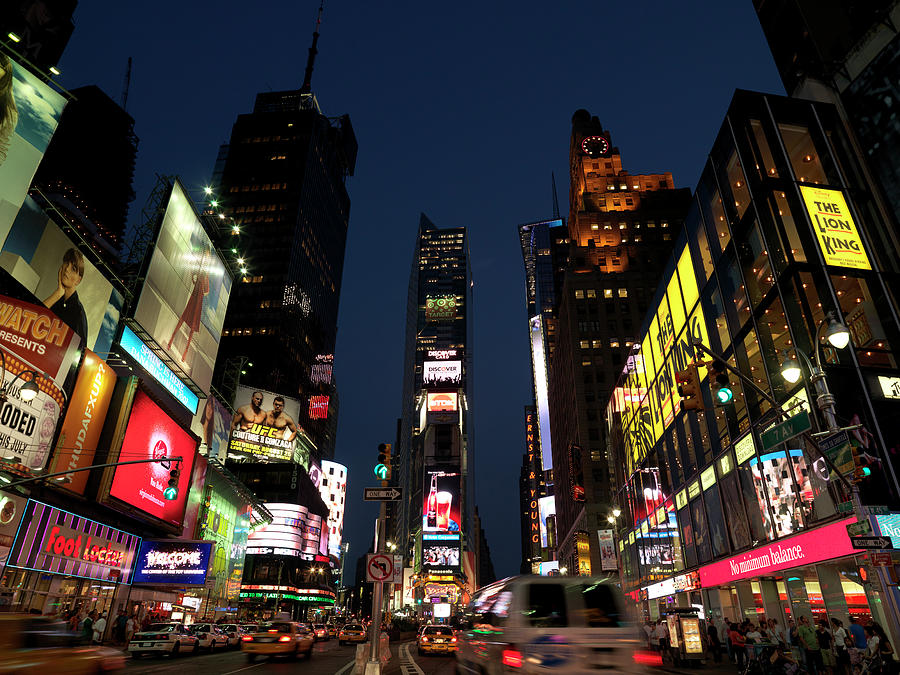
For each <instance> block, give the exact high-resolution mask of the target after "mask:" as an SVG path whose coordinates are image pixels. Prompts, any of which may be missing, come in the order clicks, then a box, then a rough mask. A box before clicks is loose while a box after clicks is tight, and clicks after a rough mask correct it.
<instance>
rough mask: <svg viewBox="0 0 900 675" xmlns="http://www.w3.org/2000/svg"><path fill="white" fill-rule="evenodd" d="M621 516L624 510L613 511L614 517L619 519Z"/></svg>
mask: <svg viewBox="0 0 900 675" xmlns="http://www.w3.org/2000/svg"><path fill="white" fill-rule="evenodd" d="M621 515H622V509H618V508H616V509H613V516H614V517H616V518H618V517H619V516H621Z"/></svg>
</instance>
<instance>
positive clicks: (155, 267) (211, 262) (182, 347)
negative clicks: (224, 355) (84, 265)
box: [134, 182, 231, 392]
mask: <svg viewBox="0 0 900 675" xmlns="http://www.w3.org/2000/svg"><path fill="white" fill-rule="evenodd" d="M152 251H153V252H152V254H151V257H150V262H149V266H148V268H147V275H146V281H145V282H144V284H143V287H142V290H141V294H140V297H139V298H138V301H137V307H136V308H135V310H134V319H135V320H136V321H137V322H138V323H139V324H140V325H141V326H142V327H143V328H144V330H146V331H147V332H148V333H149V334H150V335H151V336H152V337H153V339H154V340H155V341H156V342H157V343H158V344H159V345H160V346H161V347H162V348H163V349H165V350H166V353H167V354H168V355H169V357H170V358H171V359H172V360H174V361H175V362H176V363H177V364H178V365H179V367H181V368H182V369H183V370H184V372H185V373H187V375H188V376H189V377H190V378H191V379H192V380H193V381H194V382H195V383H196V384H197V386H198V387H200V389H202V390H203V391H204V392H208V391H209V385H210V382H211V380H212V372H213V366H214V364H215V361H216V354H217V353H218V351H219V339H220V338H221V335H222V324H223V322H224V321H225V309H226V308H227V307H228V297H229V296H230V295H231V276H230V275H229V273H228V271H227V270H226V268H225V263H224V262H223V261H222V259H221V258H220V257H219V254H218V253H217V252H216V248H215V246H213V243H212V241H211V240H210V238H209V235H208V234H206V230H205V229H204V228H203V225H202V224H201V223H200V220H199V218H198V217H197V213H196V211H195V210H194V205H193V203H192V202H191V200H190V199H189V198H188V196H187V194H186V193H185V191H184V189H183V188H182V187H181V184H180V183H178V182H175V183H174V184H173V185H172V192H171V195H170V197H169V203H168V205H167V206H166V212H165V215H164V216H163V219H162V223H161V225H160V230H159V235H158V237H157V239H156V245H155V246H153V249H152Z"/></svg>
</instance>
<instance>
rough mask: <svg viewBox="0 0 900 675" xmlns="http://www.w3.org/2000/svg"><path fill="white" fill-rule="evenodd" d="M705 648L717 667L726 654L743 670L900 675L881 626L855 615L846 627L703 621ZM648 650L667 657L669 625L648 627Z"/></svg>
mask: <svg viewBox="0 0 900 675" xmlns="http://www.w3.org/2000/svg"><path fill="white" fill-rule="evenodd" d="M705 629H706V634H705V635H704V636H703V637H705V638H706V639H705V643H706V649H707V651H708V653H709V655H710V656H711V657H712V659H713V661H714V662H715V663H721V662H722V659H723V655H724V656H727V659H728V660H729V661H730V662H731V663H733V664H734V665H736V666H737V667H738V669H739V670H740V671H741V672H742V673H743V672H751V671H750V670H749V667H751V666H755V667H756V668H755V669H754V670H753V671H752V672H764V673H776V674H777V675H782V674H783V675H794V674H795V673H798V672H799V671H801V670H802V671H805V672H807V673H809V675H860V673H866V674H867V675H900V671H898V661H897V658H896V656H895V654H894V648H893V646H892V645H891V642H890V639H889V638H888V636H887V634H886V633H885V632H884V630H883V629H882V627H881V626H879V625H878V624H877V623H871V624H870V625H867V626H863V625H862V624H861V623H860V622H859V621H858V620H857V619H856V618H855V617H851V618H850V622H849V624H848V625H847V626H846V627H845V626H844V623H843V622H842V621H841V620H840V619H836V618H832V619H830V620H829V619H827V618H818V619H815V620H813V619H811V618H810V617H808V616H801V617H800V618H799V619H798V622H797V623H795V622H794V620H793V619H789V620H788V623H787V626H786V627H785V626H783V625H782V624H781V623H780V622H778V621H775V620H774V619H766V618H765V617H760V618H759V619H758V620H756V621H751V620H749V619H745V620H744V621H742V622H732V621H729V620H728V619H724V618H722V617H717V618H716V619H714V620H712V621H707V622H706V623H705ZM644 633H645V635H646V639H647V643H648V646H649V647H650V648H652V649H657V650H659V651H661V652H663V653H666V652H667V651H668V649H669V644H670V636H669V626H668V624H667V623H666V620H665V619H661V620H659V621H657V622H652V621H648V622H647V623H646V625H645V626H644Z"/></svg>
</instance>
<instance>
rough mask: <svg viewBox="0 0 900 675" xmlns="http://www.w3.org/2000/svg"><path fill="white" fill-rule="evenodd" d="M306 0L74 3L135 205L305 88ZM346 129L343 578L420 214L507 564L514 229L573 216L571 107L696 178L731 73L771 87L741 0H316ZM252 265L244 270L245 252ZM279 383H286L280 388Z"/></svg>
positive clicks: (651, 158) (511, 501)
mask: <svg viewBox="0 0 900 675" xmlns="http://www.w3.org/2000/svg"><path fill="white" fill-rule="evenodd" d="M317 9H318V0H302V1H298V2H285V1H281V0H264V1H263V2H236V1H234V0H225V1H222V2H208V1H207V2H197V1H188V2H185V1H183V0H182V2H171V1H170V0H157V1H156V2H152V3H144V2H122V1H121V0H81V2H79V5H78V8H77V10H76V13H75V17H74V19H75V32H74V34H73V36H72V39H71V41H70V42H69V46H68V48H67V49H66V51H65V54H64V56H63V59H62V61H61V63H60V65H59V68H60V70H61V71H62V75H61V77H60V78H58V79H59V82H60V83H61V84H62V85H63V86H65V87H68V88H74V87H78V86H82V85H87V84H97V85H99V86H100V87H101V88H102V89H103V90H105V91H106V92H107V93H108V94H109V95H110V96H111V97H113V98H114V99H116V100H118V99H119V97H120V94H121V91H122V84H123V79H124V74H125V67H126V61H127V59H128V57H129V56H132V57H133V59H134V66H133V74H132V82H131V92H130V96H129V99H128V112H129V113H130V114H131V115H132V116H133V117H134V119H135V131H136V133H137V135H138V137H139V138H140V146H139V151H138V163H137V172H136V180H135V191H136V193H137V198H136V200H135V202H134V204H133V205H132V211H131V221H130V222H132V223H135V222H137V221H139V219H140V211H141V207H143V205H144V203H145V201H146V199H147V197H148V195H149V194H150V190H151V188H152V187H153V184H154V182H155V174H157V173H159V174H178V175H180V176H181V178H182V180H183V182H184V184H185V186H186V187H187V188H188V189H189V190H193V191H194V196H195V198H197V199H199V198H200V197H201V188H202V186H203V185H205V184H206V183H207V182H208V181H209V177H210V175H211V172H212V168H213V164H214V162H215V159H216V153H217V151H218V148H219V145H220V144H221V143H223V142H226V141H227V140H228V138H229V136H230V133H231V126H232V124H233V123H234V121H235V118H236V117H237V115H238V114H241V113H247V112H250V111H251V110H252V107H253V100H254V96H255V94H256V93H257V92H261V91H270V90H271V91H277V90H283V89H295V88H299V86H300V84H301V83H302V80H303V70H304V66H305V63H306V55H307V48H308V46H309V43H310V36H311V33H312V30H313V27H314V23H315V17H316V12H317ZM312 86H313V91H314V93H315V94H316V96H317V98H318V101H319V104H320V106H321V108H322V111H323V113H324V114H325V115H327V116H329V117H336V116H339V115H342V114H344V113H348V114H349V115H350V117H351V120H352V123H353V127H354V129H355V131H356V135H357V139H358V142H359V156H358V162H357V165H356V173H355V175H354V176H353V177H352V178H350V180H349V185H348V187H349V192H350V197H351V202H352V206H351V211H350V232H349V237H348V244H347V256H346V261H345V267H344V278H343V290H342V294H341V310H340V322H339V327H338V346H337V351H336V355H335V370H336V375H337V382H338V391H339V395H340V403H341V410H340V423H339V431H338V439H337V453H336V456H335V459H336V460H337V461H338V462H341V463H343V464H346V465H347V466H348V467H349V470H350V473H349V482H348V506H347V511H346V521H345V528H344V536H345V539H346V540H349V541H350V542H351V550H350V558H349V559H348V571H349V573H348V574H346V575H345V581H347V582H348V583H352V574H353V571H354V569H355V561H356V558H357V557H358V556H359V555H361V554H363V553H365V551H366V549H367V547H368V546H369V544H370V541H371V538H372V532H373V519H374V517H375V516H376V514H377V511H376V506H375V505H374V504H366V503H364V502H363V501H362V491H363V487H365V486H367V485H374V484H375V480H374V477H373V476H372V472H371V467H372V466H373V464H374V460H375V457H376V455H377V450H376V448H377V445H378V443H380V442H391V441H393V440H394V435H395V429H396V419H397V417H398V416H399V414H400V388H401V381H400V380H401V376H402V368H401V357H402V350H403V321H404V313H405V304H406V294H407V286H408V282H409V271H410V264H411V261H412V254H413V245H414V243H415V234H416V228H417V225H418V220H419V213H420V212H424V213H426V214H427V215H428V217H429V218H430V219H431V220H432V221H433V222H434V223H435V224H436V225H437V226H438V227H458V226H465V227H467V228H468V229H469V234H470V247H471V251H470V252H471V256H472V269H473V273H474V277H475V301H474V322H475V323H474V330H475V344H474V347H473V349H474V362H475V368H474V370H475V373H474V401H473V402H472V403H471V404H470V405H471V407H472V409H473V410H474V415H475V417H474V420H475V439H474V450H475V458H476V459H475V471H476V478H475V483H476V496H477V504H478V506H479V509H480V511H481V514H482V518H483V522H484V527H485V529H486V531H487V536H488V542H489V544H490V547H491V552H492V557H493V561H494V566H495V568H496V572H497V575H498V576H500V577H502V576H508V575H510V574H514V573H517V572H518V568H519V560H520V550H521V549H520V542H519V514H518V503H519V502H518V496H517V492H518V476H519V467H520V465H521V460H522V452H523V449H524V429H523V421H522V418H523V413H522V407H523V406H524V405H527V404H528V403H529V402H530V398H531V395H530V365H529V356H528V350H527V346H528V345H527V323H526V314H525V299H524V270H523V266H522V257H521V252H520V249H519V244H518V238H517V230H516V226H517V225H519V224H521V223H526V222H531V221H536V220H541V219H546V218H549V217H550V216H551V214H552V201H551V190H550V174H551V171H553V172H555V173H556V180H557V186H558V191H559V197H560V209H561V211H562V215H563V216H566V215H568V146H569V134H570V131H571V123H570V121H571V117H572V113H573V112H574V111H575V110H577V109H578V108H586V109H587V110H589V111H590V112H591V114H593V115H596V116H598V117H599V119H600V121H601V122H602V124H603V125H604V127H605V128H607V129H609V130H610V132H611V134H612V141H613V144H614V145H615V146H618V147H619V149H620V151H621V154H622V160H623V165H624V166H625V168H626V169H627V170H628V171H629V172H630V173H658V172H663V171H671V172H672V173H673V174H674V177H675V183H676V186H677V187H689V188H692V189H693V188H694V186H695V183H696V181H697V179H698V177H699V175H700V172H701V170H702V168H703V163H704V161H705V158H706V155H707V152H708V150H709V148H710V147H711V145H712V142H713V140H714V138H715V136H716V133H717V132H718V130H719V126H720V124H721V121H722V118H723V116H724V114H725V111H726V108H727V106H728V103H729V101H730V99H731V96H732V94H733V92H734V89H735V88H743V89H752V90H757V91H764V92H774V93H784V91H783V87H782V85H781V81H780V80H779V78H778V75H777V72H776V70H775V67H774V65H773V62H772V59H771V56H770V54H769V51H768V48H767V46H766V42H765V39H764V37H763V34H762V30H761V29H760V27H759V23H758V21H757V20H756V16H755V13H754V11H753V6H752V3H751V2H750V0H740V1H739V2H721V1H716V0H702V1H701V0H694V1H693V2H686V3H672V2H661V1H658V0H657V1H652V2H644V3H639V4H638V3H612V2H560V3H546V2H534V1H532V0H524V1H522V0H520V1H518V2H510V1H507V0H503V1H497V2H484V3H472V2H461V3H430V2H393V3H381V2H361V1H359V0H357V1H350V0H328V2H326V6H325V12H324V17H323V22H322V27H321V38H320V40H319V56H318V59H317V61H316V68H315V72H314V74H313V79H312ZM251 273H252V270H251ZM284 393H285V394H287V395H290V394H291V392H284Z"/></svg>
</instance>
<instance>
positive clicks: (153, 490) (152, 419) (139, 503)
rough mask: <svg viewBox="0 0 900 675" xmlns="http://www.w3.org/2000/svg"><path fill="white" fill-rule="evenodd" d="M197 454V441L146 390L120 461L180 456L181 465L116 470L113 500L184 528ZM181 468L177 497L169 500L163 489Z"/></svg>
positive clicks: (134, 410)
mask: <svg viewBox="0 0 900 675" xmlns="http://www.w3.org/2000/svg"><path fill="white" fill-rule="evenodd" d="M196 454H197V441H196V440H195V439H194V437H193V436H191V434H189V433H188V432H187V431H185V430H184V429H182V428H181V426H179V424H178V423H177V422H175V420H173V419H172V418H171V417H169V415H168V413H166V412H165V411H164V410H163V409H162V408H160V407H159V406H158V405H157V404H156V403H154V402H153V400H152V399H151V398H150V397H149V396H148V395H147V394H145V393H144V392H143V391H138V392H137V393H136V394H135V396H134V404H133V405H132V407H131V415H130V416H129V418H128V426H127V427H126V428H125V438H124V440H123V442H122V450H121V452H120V453H119V461H120V462H125V461H128V460H135V459H151V458H152V459H163V458H166V457H181V458H182V461H181V462H180V463H176V462H169V461H162V462H148V463H146V464H128V465H125V466H118V467H116V470H115V473H114V474H113V480H112V486H111V487H110V489H109V494H110V496H111V497H115V498H116V499H119V500H121V501H123V502H125V503H127V504H130V505H131V506H133V507H135V508H137V509H139V510H141V511H143V512H144V513H146V514H147V515H150V516H153V517H154V518H159V519H160V520H162V521H164V522H166V523H168V524H171V525H181V524H182V520H183V517H184V507H185V503H186V501H187V497H188V493H189V491H190V485H191V470H192V468H193V466H194V457H195V456H196ZM175 468H178V469H179V472H178V497H177V499H174V500H172V501H168V500H166V498H165V497H164V496H163V490H165V489H166V487H167V486H168V484H169V472H170V471H171V470H172V469H175Z"/></svg>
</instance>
